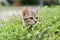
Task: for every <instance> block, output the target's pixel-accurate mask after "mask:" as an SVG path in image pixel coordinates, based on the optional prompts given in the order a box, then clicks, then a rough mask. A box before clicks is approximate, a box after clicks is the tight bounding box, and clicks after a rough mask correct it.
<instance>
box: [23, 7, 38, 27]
mask: <svg viewBox="0 0 60 40" xmlns="http://www.w3.org/2000/svg"><path fill="white" fill-rule="evenodd" d="M37 19H38V8H36V9H35V10H33V11H32V10H29V9H28V8H27V7H24V8H23V10H22V20H23V21H22V23H23V27H27V26H29V25H30V26H33V25H34V24H35V23H36V22H37Z"/></svg>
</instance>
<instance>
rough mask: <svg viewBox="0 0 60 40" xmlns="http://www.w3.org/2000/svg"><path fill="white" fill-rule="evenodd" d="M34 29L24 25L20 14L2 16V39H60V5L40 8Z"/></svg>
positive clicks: (0, 22)
mask: <svg viewBox="0 0 60 40" xmlns="http://www.w3.org/2000/svg"><path fill="white" fill-rule="evenodd" d="M38 17H39V19H38V22H37V23H36V24H35V25H34V26H33V27H32V31H30V29H27V28H23V27H22V20H21V18H20V15H18V16H16V15H13V16H9V17H7V18H8V19H6V18H5V20H3V19H1V18H0V26H1V27H0V40H60V6H56V7H51V8H48V7H44V8H42V9H40V10H39V13H38Z"/></svg>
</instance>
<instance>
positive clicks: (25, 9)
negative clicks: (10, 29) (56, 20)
mask: <svg viewBox="0 0 60 40" xmlns="http://www.w3.org/2000/svg"><path fill="white" fill-rule="evenodd" d="M27 12H28V8H27V7H24V8H23V9H22V13H23V16H25V14H27Z"/></svg>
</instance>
